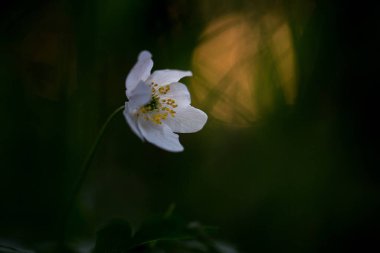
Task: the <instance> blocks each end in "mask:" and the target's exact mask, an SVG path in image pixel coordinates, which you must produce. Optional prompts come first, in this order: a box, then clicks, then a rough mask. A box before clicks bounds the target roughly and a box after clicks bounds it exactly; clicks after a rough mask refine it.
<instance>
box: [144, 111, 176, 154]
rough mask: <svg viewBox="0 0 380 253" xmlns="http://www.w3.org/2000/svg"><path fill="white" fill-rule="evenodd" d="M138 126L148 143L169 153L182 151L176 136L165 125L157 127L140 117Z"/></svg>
mask: <svg viewBox="0 0 380 253" xmlns="http://www.w3.org/2000/svg"><path fill="white" fill-rule="evenodd" d="M138 126H139V129H140V131H141V133H142V135H143V136H144V138H145V139H146V140H147V141H148V142H150V143H152V144H154V145H156V146H157V147H160V148H162V149H164V150H167V151H170V152H181V151H183V146H182V145H181V143H179V140H178V135H177V134H175V133H173V131H172V130H171V129H170V128H169V127H168V126H167V125H165V124H162V125H158V124H155V123H153V122H151V121H149V120H145V119H144V118H142V117H140V118H139V119H138Z"/></svg>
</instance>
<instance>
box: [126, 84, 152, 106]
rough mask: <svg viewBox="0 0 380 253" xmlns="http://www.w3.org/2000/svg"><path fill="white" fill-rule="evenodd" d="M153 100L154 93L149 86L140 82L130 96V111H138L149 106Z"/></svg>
mask: <svg viewBox="0 0 380 253" xmlns="http://www.w3.org/2000/svg"><path fill="white" fill-rule="evenodd" d="M151 98H152V92H151V88H150V87H149V85H147V84H146V83H145V82H142V81H140V82H139V84H138V85H137V86H136V88H135V89H134V90H132V92H131V93H130V94H129V96H128V99H129V109H130V110H137V109H139V108H140V107H141V106H143V105H145V104H147V103H148V102H149V101H150V100H151Z"/></svg>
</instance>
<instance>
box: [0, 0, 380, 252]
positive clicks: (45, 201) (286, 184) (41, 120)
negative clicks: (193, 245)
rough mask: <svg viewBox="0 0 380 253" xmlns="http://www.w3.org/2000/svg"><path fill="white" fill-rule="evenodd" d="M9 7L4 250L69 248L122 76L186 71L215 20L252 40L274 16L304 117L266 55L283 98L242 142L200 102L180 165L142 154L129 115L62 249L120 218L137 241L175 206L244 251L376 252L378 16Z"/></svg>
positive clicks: (358, 7) (283, 7)
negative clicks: (281, 26) (225, 20)
mask: <svg viewBox="0 0 380 253" xmlns="http://www.w3.org/2000/svg"><path fill="white" fill-rule="evenodd" d="M0 7H1V8H0V80H1V85H0V115H1V124H0V179H1V184H0V238H1V239H2V241H3V240H11V241H13V240H14V241H19V242H22V243H24V244H25V245H29V246H30V248H33V247H34V246H35V245H39V246H40V247H41V245H45V244H47V243H49V242H54V241H56V240H57V239H58V238H59V237H61V236H62V226H63V225H62V217H63V215H64V214H63V212H64V210H65V208H66V206H67V204H68V203H67V202H68V199H69V195H70V193H71V191H72V190H73V187H74V182H75V180H76V179H77V177H78V176H79V167H80V164H81V162H82V159H83V158H84V156H85V154H86V152H87V150H88V148H89V147H90V145H91V144H92V141H93V140H94V139H95V137H96V134H97V132H98V130H99V128H100V127H101V124H102V123H103V121H104V120H105V119H106V118H107V115H108V114H109V113H110V112H112V111H113V110H114V109H115V108H117V107H118V106H120V105H122V104H123V103H124V102H125V92H124V89H125V87H124V81H125V77H126V75H127V73H128V71H129V69H130V68H131V67H132V66H133V64H134V63H135V61H136V57H137V55H138V53H139V52H140V51H141V50H143V49H148V50H150V51H151V52H152V54H153V59H154V62H155V66H154V69H164V68H171V69H192V67H193V64H192V56H193V53H194V50H195V49H196V48H197V47H198V46H199V45H200V44H201V42H202V41H201V40H200V38H201V34H202V32H203V31H204V29H206V27H207V26H208V24H209V23H210V22H212V21H213V20H214V19H216V18H219V17H222V16H224V15H227V14H230V13H244V14H249V15H250V19H249V20H250V22H252V26H253V25H255V24H256V23H255V21H256V20H257V21H258V20H260V18H261V17H263V16H265V15H266V14H267V13H272V11H273V9H275V10H276V13H281V16H282V17H283V18H284V20H286V21H287V24H288V25H289V27H290V31H291V38H292V41H293V46H294V57H295V61H296V62H297V65H296V77H297V83H298V86H297V97H296V98H295V101H294V103H293V104H292V105H289V104H287V103H285V102H284V101H285V99H284V98H283V97H282V96H283V95H282V93H281V89H280V88H279V87H280V85H279V83H278V82H277V81H278V79H276V78H277V75H278V74H276V72H275V71H274V70H273V69H272V67H273V66H276V65H275V64H274V63H273V62H274V61H275V59H274V58H273V59H272V58H271V57H269V56H268V55H269V54H268V55H266V57H267V58H264V59H265V61H267V62H266V64H265V66H266V68H265V72H263V73H259V74H261V75H265V77H266V78H267V79H265V80H266V83H265V85H270V88H269V90H270V91H271V92H273V94H274V95H273V96H274V100H273V101H274V102H273V104H272V106H271V107H270V110H265V113H263V114H262V115H260V117H258V118H257V119H256V120H255V121H254V123H252V124H251V125H249V126H246V127H243V128H236V127H232V126H231V125H229V124H228V123H226V122H220V121H219V120H218V119H216V118H215V117H214V116H213V114H212V113H211V111H207V110H206V109H207V108H209V107H208V106H209V105H208V104H207V100H194V101H193V103H194V104H195V105H196V106H197V107H199V108H201V109H204V110H206V112H207V113H209V116H210V118H209V122H208V124H207V125H206V127H205V129H204V130H202V131H201V132H199V133H196V134H191V135H181V137H180V138H181V142H182V143H183V144H184V146H185V152H183V153H181V154H171V153H167V152H165V151H162V150H159V149H157V148H155V147H154V146H152V145H149V144H147V143H141V141H140V140H139V139H138V138H137V137H136V136H134V134H133V133H132V132H131V131H130V129H129V127H128V126H127V124H126V122H125V120H124V118H123V117H122V115H119V116H118V117H117V118H116V119H115V120H114V121H113V122H112V123H111V124H110V126H109V129H108V131H107V132H106V134H105V138H104V139H103V141H102V142H101V144H100V146H99V149H98V151H97V153H96V155H95V158H94V161H93V163H92V168H91V170H90V174H89V175H88V177H87V179H86V181H85V185H84V187H83V189H82V192H81V194H80V196H79V198H78V203H77V206H76V209H75V212H74V213H73V215H72V217H71V220H70V226H69V230H68V235H67V236H68V238H69V239H70V240H73V241H75V240H87V239H89V238H90V239H94V238H95V233H96V231H97V229H98V228H99V227H100V226H101V225H102V224H104V223H105V222H106V221H108V220H109V219H110V218H112V217H122V218H123V219H124V220H128V221H129V222H130V223H131V224H132V225H133V226H134V227H139V225H141V223H142V222H143V221H144V220H146V218H147V217H150V216H152V215H153V214H156V213H162V211H163V210H165V209H166V207H167V206H168V205H169V204H170V203H172V202H175V203H176V205H177V212H178V213H180V214H181V215H183V216H184V217H185V218H186V219H187V220H195V221H198V220H199V221H201V222H202V223H204V224H211V225H215V226H217V227H219V228H220V229H219V231H220V233H219V234H218V236H219V237H220V238H221V239H223V240H225V241H227V242H230V243H231V244H232V245H235V246H236V247H237V248H238V249H239V251H241V252H361V251H365V248H367V247H368V248H370V247H377V248H378V243H376V242H378V241H379V239H380V238H379V232H378V231H380V230H379V227H380V226H379V225H380V221H379V215H378V213H379V211H380V208H379V207H380V206H379V178H380V174H379V170H378V168H379V159H378V155H377V152H376V146H377V143H376V141H375V139H376V138H375V137H377V135H378V129H379V128H378V125H377V123H376V122H375V120H374V118H375V117H376V115H378V113H377V107H378V106H377V104H376V101H377V100H378V99H377V96H376V93H375V92H374V84H375V83H376V80H377V76H378V70H377V66H378V59H379V58H378V51H379V50H378V45H379V43H378V42H379V40H378V38H377V35H376V31H377V30H378V29H377V27H376V26H375V24H376V18H375V17H376V15H375V14H376V13H375V8H372V7H371V6H370V5H367V4H365V3H355V4H351V3H350V2H349V1H348V2H346V1H327V0H326V1H324V0H321V1H318V0H315V1H312V0H310V1H299V0H270V1H265V0H252V1H250V0H239V1H232V0H223V1H217V0H209V1H201V0H189V1H186V0H177V1H175V0H163V1H154V0H144V1H137V0H136V1H132V0H131V1H127V0H125V1H124V0H114V1H104V0H96V1H90V0H83V1H74V0H55V1H47V0H35V1H26V0H24V1H17V2H16V1H9V0H8V1H2V2H1V3H0ZM360 13H364V16H365V17H364V18H359V14H360ZM252 44H254V41H252ZM247 46H248V47H249V46H250V43H248V44H247ZM261 47H262V48H263V50H264V52H269V51H265V50H266V48H267V47H268V45H267V44H265V43H263V44H261ZM221 53H223V52H221ZM272 61H273V62H272ZM222 63H223V62H222ZM194 78H197V77H196V76H194ZM185 83H186V84H188V85H189V83H190V79H187V80H186V79H185ZM189 88H190V89H191V90H192V91H194V92H196V90H197V89H198V88H197V86H194V87H191V85H189ZM261 88H263V89H264V88H267V86H265V87H264V86H262V87H261ZM216 94H217V95H218V93H216ZM271 94H272V93H271ZM248 95H249V94H248ZM259 95H260V94H259ZM217 98H218V97H217ZM2 241H0V244H1V242H2ZM7 250H9V249H7ZM0 251H1V252H3V251H5V252H9V251H6V250H5V249H3V248H1V247H0Z"/></svg>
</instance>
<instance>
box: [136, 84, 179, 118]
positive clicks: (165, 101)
mask: <svg viewBox="0 0 380 253" xmlns="http://www.w3.org/2000/svg"><path fill="white" fill-rule="evenodd" d="M149 86H150V87H151V90H152V98H151V100H150V101H149V103H147V104H146V105H144V106H142V107H141V108H140V110H139V111H138V113H137V115H138V116H139V115H140V114H142V115H144V119H145V120H149V121H151V122H153V123H155V124H157V125H161V124H162V121H163V120H166V119H167V118H168V116H171V117H172V118H174V117H175V114H176V111H175V110H174V108H176V107H178V105H177V103H176V101H175V99H173V98H167V97H166V96H165V95H166V94H167V93H168V92H170V86H169V85H165V86H161V87H158V84H156V83H154V82H152V83H151V84H150V85H149Z"/></svg>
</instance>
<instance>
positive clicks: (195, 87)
mask: <svg viewBox="0 0 380 253" xmlns="http://www.w3.org/2000/svg"><path fill="white" fill-rule="evenodd" d="M193 69H194V78H193V80H192V85H191V88H192V92H193V94H194V99H195V100H196V102H199V103H202V104H204V105H205V106H206V107H208V112H209V113H210V114H211V115H212V116H213V117H214V118H216V119H218V120H221V121H223V122H226V123H229V124H231V125H235V126H247V125H249V124H250V123H252V122H253V121H254V120H256V119H257V117H258V116H259V115H260V114H261V113H263V112H265V111H268V110H270V109H271V108H272V107H273V104H274V99H275V97H274V96H275V91H276V90H275V88H276V87H277V88H280V89H282V91H283V94H284V98H285V101H286V103H288V104H292V103H293V102H294V99H295V97H296V82H295V63H294V50H293V46H292V39H291V33H290V29H289V26H288V25H287V24H286V22H284V21H283V20H281V19H279V18H277V17H276V16H264V17H262V18H260V19H259V20H258V21H257V22H254V21H253V20H252V18H250V17H249V16H247V15H244V14H230V15H227V16H223V17H221V18H219V19H216V20H214V21H212V22H211V23H210V24H209V25H208V26H207V27H206V29H205V30H204V32H203V34H202V35H201V41H200V44H199V46H198V47H197V48H196V49H195V51H194V54H193ZM273 73H275V74H276V75H278V77H277V78H273V76H272V75H273ZM274 80H275V81H276V82H278V84H277V83H275V82H274Z"/></svg>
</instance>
